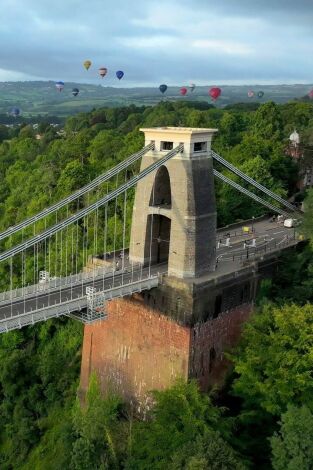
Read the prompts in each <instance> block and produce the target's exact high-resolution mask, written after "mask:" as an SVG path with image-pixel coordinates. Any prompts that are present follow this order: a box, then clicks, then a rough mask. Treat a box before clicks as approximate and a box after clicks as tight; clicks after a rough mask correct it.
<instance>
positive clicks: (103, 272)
mask: <svg viewBox="0 0 313 470" xmlns="http://www.w3.org/2000/svg"><path fill="white" fill-rule="evenodd" d="M138 266H139V264H138V265H133V267H132V268H130V267H128V268H127V269H124V270H117V269H113V267H107V266H105V267H97V268H94V269H93V270H91V271H88V272H80V273H78V274H71V275H69V276H66V277H65V276H64V277H56V278H51V279H50V280H49V281H46V282H42V283H38V284H32V285H29V286H24V287H19V288H16V289H13V290H9V291H5V292H1V293H0V304H1V303H7V302H8V301H10V300H16V299H18V298H27V297H32V296H34V294H35V295H36V294H42V293H45V292H52V291H54V290H58V289H59V288H60V287H62V288H63V289H64V288H66V287H70V286H75V285H77V284H80V283H81V282H84V281H89V280H92V279H99V278H100V277H102V276H111V275H113V273H122V272H125V273H126V272H130V270H131V269H133V270H136V268H138Z"/></svg>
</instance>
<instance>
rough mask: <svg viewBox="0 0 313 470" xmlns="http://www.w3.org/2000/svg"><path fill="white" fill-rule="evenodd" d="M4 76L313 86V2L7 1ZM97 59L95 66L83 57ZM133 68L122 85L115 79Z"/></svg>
mask: <svg viewBox="0 0 313 470" xmlns="http://www.w3.org/2000/svg"><path fill="white" fill-rule="evenodd" d="M0 5H1V17H0V80H1V81H3V80H33V79H44V80H64V81H78V82H91V83H98V82H99V81H100V80H99V78H98V77H97V70H98V68H99V67H100V66H105V67H107V68H108V69H109V74H108V76H107V77H106V78H105V79H104V80H103V81H101V83H103V84H107V85H112V84H113V85H116V84H118V85H119V86H136V85H139V86H140V85H152V86H154V85H158V84H160V83H163V82H164V83H167V84H169V85H181V84H185V83H188V82H190V81H192V82H195V83H197V84H203V85H207V84H217V85H218V84H223V83H224V84H227V83H229V84H230V83H235V84H237V83H238V84H241V83H251V84H253V83H263V84H264V83H312V82H313V59H312V51H311V49H312V40H313V2H312V0H297V1H295V0H214V1H213V0H179V1H174V0H167V1H163V0H158V1H153V0H110V1H108V0H87V1H86V0H84V1H82V0H1V2H0ZM85 59H90V60H91V61H92V62H93V67H92V68H91V69H90V70H89V71H88V72H86V71H85V70H84V69H83V67H82V62H83V60H85ZM119 69H121V70H124V72H125V77H124V79H123V80H122V81H121V83H117V80H116V79H115V78H114V75H115V71H116V70H119Z"/></svg>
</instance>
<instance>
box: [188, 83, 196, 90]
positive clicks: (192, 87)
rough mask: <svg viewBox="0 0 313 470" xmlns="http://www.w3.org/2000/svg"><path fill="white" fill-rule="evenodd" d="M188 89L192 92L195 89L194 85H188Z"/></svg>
mask: <svg viewBox="0 0 313 470" xmlns="http://www.w3.org/2000/svg"><path fill="white" fill-rule="evenodd" d="M189 88H190V91H191V92H193V91H194V90H195V88H196V85H195V84H194V83H190V85H189Z"/></svg>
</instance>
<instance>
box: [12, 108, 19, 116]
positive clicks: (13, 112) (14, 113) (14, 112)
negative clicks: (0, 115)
mask: <svg viewBox="0 0 313 470" xmlns="http://www.w3.org/2000/svg"><path fill="white" fill-rule="evenodd" d="M20 113H21V111H20V110H19V108H16V107H14V108H12V109H11V111H10V114H11V116H14V117H17V116H19V115H20Z"/></svg>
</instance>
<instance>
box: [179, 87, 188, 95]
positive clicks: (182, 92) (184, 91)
mask: <svg viewBox="0 0 313 470" xmlns="http://www.w3.org/2000/svg"><path fill="white" fill-rule="evenodd" d="M187 92H188V90H187V88H186V87H185V86H183V87H182V88H181V89H180V90H179V93H180V94H181V95H182V96H185V95H187Z"/></svg>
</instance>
